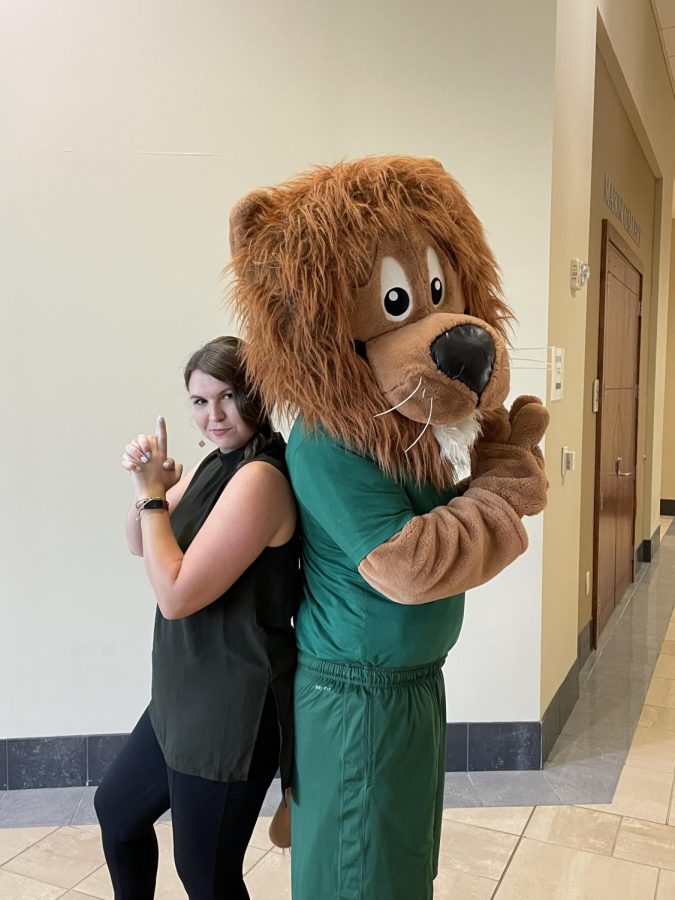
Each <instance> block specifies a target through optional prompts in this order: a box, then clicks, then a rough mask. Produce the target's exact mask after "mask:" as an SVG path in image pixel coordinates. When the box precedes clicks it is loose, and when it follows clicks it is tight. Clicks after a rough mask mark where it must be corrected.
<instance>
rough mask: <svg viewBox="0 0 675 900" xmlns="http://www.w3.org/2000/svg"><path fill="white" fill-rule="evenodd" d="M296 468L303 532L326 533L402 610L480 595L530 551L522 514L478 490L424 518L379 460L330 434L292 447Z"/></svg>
mask: <svg viewBox="0 0 675 900" xmlns="http://www.w3.org/2000/svg"><path fill="white" fill-rule="evenodd" d="M288 462H289V470H290V473H291V480H292V483H293V489H294V491H295V494H296V497H297V499H298V503H299V505H300V507H301V510H302V514H303V526H304V527H305V528H307V527H311V528H314V527H316V526H318V527H319V528H320V529H321V530H322V531H323V532H325V533H326V534H327V535H328V536H329V537H330V539H331V540H332V541H333V542H334V543H335V544H336V545H337V546H338V547H339V548H340V550H341V551H342V552H343V553H344V554H345V555H346V556H348V557H349V558H350V559H351V560H352V562H353V564H354V566H355V567H358V571H359V573H360V574H361V576H362V578H364V580H365V581H367V582H368V584H370V585H371V586H372V587H374V588H375V589H376V590H377V591H379V592H380V593H381V594H383V595H384V596H385V597H388V598H389V599H391V600H394V601H395V602H397V603H406V604H421V603H429V602H431V601H433V600H440V599H443V598H445V597H450V596H452V595H454V594H458V593H461V592H462V591H464V590H467V589H468V588H472V587H476V586H477V585H479V584H483V583H484V582H485V581H488V580H489V579H490V578H493V577H494V576H495V575H497V574H498V573H499V572H500V571H501V570H502V569H504V568H505V567H506V566H507V565H509V563H511V562H512V561H513V560H514V559H516V558H517V557H518V556H520V554H521V553H523V552H524V550H525V549H526V548H527V534H526V532H525V529H524V528H523V525H522V523H521V521H520V516H519V514H518V512H517V511H516V510H515V509H514V508H513V506H512V505H511V504H510V503H509V502H508V500H507V499H504V498H503V497H502V496H500V495H499V493H497V492H495V491H493V490H488V489H485V488H482V487H481V486H480V485H476V484H475V483H472V484H470V486H469V487H468V489H467V490H466V492H465V493H464V495H463V496H460V497H455V498H454V499H452V500H451V501H450V502H449V503H448V504H447V505H441V506H437V507H435V508H434V509H432V510H431V511H430V512H428V513H424V514H416V512H415V510H414V509H413V508H412V506H411V503H410V500H409V498H408V496H407V494H406V492H405V490H404V489H403V487H401V485H399V484H397V483H396V482H395V481H393V480H392V479H389V478H387V477H386V476H385V475H383V474H382V472H381V471H380V470H379V468H378V467H377V465H376V464H375V462H374V461H373V460H371V459H369V458H367V457H364V456H361V455H359V454H357V453H353V452H351V451H350V450H348V449H346V448H345V447H344V446H342V445H341V444H339V443H338V442H337V441H335V440H333V439H332V438H330V437H328V436H327V435H325V434H324V433H321V432H318V433H312V434H310V435H306V436H304V437H303V438H302V440H300V441H296V442H294V441H292V440H291V442H290V443H289V454H288ZM535 468H536V471H537V473H538V474H539V473H540V470H539V467H538V465H536V464H535ZM488 470H489V471H492V472H493V475H494V470H490V469H489V466H488ZM495 477H496V476H495ZM509 483H510V484H511V489H512V490H513V480H512V479H511V481H510V482H509ZM531 487H532V486H531V485H528V486H526V488H525V490H526V493H527V492H528V491H529V492H531Z"/></svg>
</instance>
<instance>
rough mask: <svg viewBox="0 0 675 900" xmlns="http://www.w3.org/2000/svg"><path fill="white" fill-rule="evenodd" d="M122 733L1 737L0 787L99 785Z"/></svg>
mask: <svg viewBox="0 0 675 900" xmlns="http://www.w3.org/2000/svg"><path fill="white" fill-rule="evenodd" d="M125 738H126V735H125V734H91V735H74V736H65V737H46V738H8V739H6V740H0V790H10V791H14V790H26V789H30V788H52V787H83V786H86V785H98V784H100V783H101V779H102V778H103V774H104V772H105V770H106V769H107V768H108V766H109V765H110V763H111V762H112V761H113V759H114V758H115V756H116V755H117V753H118V752H119V750H120V748H121V746H122V744H123V743H124V740H125Z"/></svg>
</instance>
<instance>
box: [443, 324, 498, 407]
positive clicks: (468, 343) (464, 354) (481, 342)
mask: <svg viewBox="0 0 675 900" xmlns="http://www.w3.org/2000/svg"><path fill="white" fill-rule="evenodd" d="M495 353H496V350H495V342H494V341H493V340H492V338H491V337H490V335H489V334H488V333H487V331H486V330H485V329H484V328H481V327H480V326H479V325H457V326H456V327H455V328H451V329H450V331H444V332H443V334H442V335H440V336H439V337H437V338H436V340H435V341H434V342H433V344H432V345H431V358H432V359H433V361H434V362H435V363H436V365H437V366H438V368H439V369H440V370H441V372H443V374H444V375H447V376H448V378H452V380H453V381H461V382H462V384H465V385H466V386H467V387H468V388H469V390H471V391H473V392H474V394H481V392H482V391H483V390H484V389H485V386H486V384H487V383H488V381H489V380H490V376H491V375H492V369H493V368H494V364H495Z"/></svg>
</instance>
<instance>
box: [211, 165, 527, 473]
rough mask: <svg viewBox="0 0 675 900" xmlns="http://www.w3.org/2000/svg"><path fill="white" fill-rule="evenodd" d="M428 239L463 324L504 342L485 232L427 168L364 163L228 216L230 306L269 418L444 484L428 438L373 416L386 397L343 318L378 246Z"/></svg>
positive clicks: (451, 187)
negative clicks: (289, 414) (298, 424)
mask: <svg viewBox="0 0 675 900" xmlns="http://www.w3.org/2000/svg"><path fill="white" fill-rule="evenodd" d="M419 227H421V228H423V229H424V230H425V231H426V232H428V233H429V234H430V235H431V236H432V237H433V238H434V239H435V240H436V242H437V243H438V245H439V246H440V247H441V248H442V249H443V250H444V252H445V253H446V254H447V255H448V257H449V258H450V259H451V260H452V262H453V264H454V266H455V268H456V270H457V273H458V278H459V282H460V284H461V288H462V294H463V296H464V298H465V300H466V304H467V309H466V311H467V313H469V314H470V315H472V316H475V317H477V318H480V319H483V320H484V321H486V322H488V323H489V324H490V325H491V326H492V327H493V328H495V329H496V330H497V332H499V333H500V334H501V335H504V334H505V331H506V329H507V326H508V320H509V319H510V318H511V312H510V310H509V308H508V307H507V305H506V304H505V302H504V300H503V298H502V294H501V284H500V278H499V273H498V270H497V265H496V262H495V259H494V256H493V255H492V252H491V250H490V248H489V247H488V245H487V242H486V240H485V236H484V233H483V228H482V226H481V224H480V222H479V220H478V218H477V216H476V214H475V213H474V211H473V210H472V208H471V206H470V205H469V202H468V200H467V199H466V197H465V196H464V193H463V191H462V189H461V188H460V186H459V185H458V184H457V182H456V181H455V180H454V179H453V178H451V177H450V175H448V174H447V172H445V170H444V169H443V167H442V166H441V164H440V163H439V162H438V161H437V160H434V159H429V158H414V157H404V156H389V157H370V158H367V159H361V160H357V161H355V162H342V163H339V164H338V165H336V166H332V167H319V168H316V169H314V170H312V171H310V172H305V173H304V174H302V175H299V176H298V177H296V178H294V179H292V180H291V181H287V182H286V183H284V184H282V185H280V186H278V187H273V188H269V189H266V190H261V191H254V192H253V193H251V194H249V195H248V196H246V197H244V198H243V199H242V200H241V201H240V202H239V204H238V205H237V206H236V207H235V209H234V210H233V212H232V215H231V233H230V241H231V250H232V261H231V263H230V266H229V267H228V268H229V270H231V271H232V272H233V273H234V275H235V276H236V280H235V283H234V285H233V290H232V299H233V302H234V305H235V308H236V310H237V312H238V314H239V316H240V319H241V322H242V326H243V328H244V333H245V334H246V335H247V337H248V338H249V339H248V340H247V342H246V347H245V348H244V352H243V356H244V360H245V363H246V366H247V371H248V372H249V373H250V376H251V377H252V378H253V379H255V383H256V384H257V385H259V388H260V391H261V393H262V394H263V397H264V399H265V402H266V404H267V406H268V408H272V407H276V408H277V409H278V410H279V411H280V412H283V411H285V410H289V409H290V411H293V410H298V411H299V412H300V413H301V414H302V416H303V419H304V422H305V425H306V426H307V427H308V428H309V429H312V428H315V427H316V426H317V425H322V426H323V427H324V428H325V429H326V431H327V432H328V433H329V434H331V435H333V436H334V437H337V438H338V439H341V440H343V441H346V442H348V443H349V444H350V445H351V446H352V447H353V448H354V449H355V450H356V451H357V452H361V453H369V454H372V455H373V456H374V458H375V459H376V461H377V463H378V465H379V466H380V468H381V469H382V470H383V471H384V472H385V473H386V474H387V475H389V476H393V477H395V478H401V477H411V478H412V479H413V480H415V481H417V482H418V483H423V482H427V481H431V482H432V483H433V484H434V485H436V486H442V485H444V484H447V483H448V481H449V480H451V477H452V476H451V472H450V470H449V468H448V467H447V466H444V465H443V463H442V462H441V458H440V454H439V452H438V444H437V442H436V440H435V438H434V437H433V434H432V432H431V430H428V431H427V432H426V433H425V434H424V436H423V437H422V439H421V440H419V441H418V442H417V443H416V444H415V446H414V448H413V449H412V450H411V451H410V452H409V453H407V454H406V453H404V452H403V448H404V447H407V446H408V445H409V444H411V443H412V442H413V441H414V440H415V438H417V437H418V435H419V431H420V426H419V424H418V423H416V422H412V421H411V420H409V419H407V418H406V417H405V416H399V415H390V416H379V417H377V418H376V417H375V416H376V413H380V412H381V411H382V408H383V401H382V394H381V392H380V390H379V388H378V386H377V384H376V382H375V379H374V377H373V374H372V372H371V369H370V367H369V366H368V364H367V363H366V362H364V360H363V359H362V358H361V357H360V356H358V355H357V354H356V353H355V352H354V345H353V335H352V333H351V327H350V312H351V306H352V303H353V297H354V294H355V290H356V289H357V288H358V286H359V285H362V284H364V283H366V282H367V281H368V278H369V277H370V272H371V269H372V263H373V254H374V250H375V247H376V246H377V241H378V239H380V238H381V237H385V236H387V235H391V234H398V233H401V232H405V231H406V230H407V229H411V228H419Z"/></svg>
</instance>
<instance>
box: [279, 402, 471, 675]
mask: <svg viewBox="0 0 675 900" xmlns="http://www.w3.org/2000/svg"><path fill="white" fill-rule="evenodd" d="M286 462H287V465H288V471H289V475H290V479H291V484H292V485H293V490H294V491H295V496H296V498H297V501H298V506H299V509H300V518H301V522H302V531H303V570H304V589H303V599H302V601H301V604H300V610H299V612H298V616H297V622H296V634H297V641H298V647H299V649H300V650H303V651H305V652H307V653H310V654H312V655H313V656H316V657H318V658H320V659H336V660H344V661H349V662H356V663H361V664H363V665H371V666H388V667H401V666H419V665H423V664H425V663H428V662H432V661H434V660H437V659H439V658H441V657H443V656H445V654H446V653H447V652H448V650H450V648H451V647H452V646H453V644H454V643H455V642H456V640H457V638H458V636H459V632H460V629H461V627H462V618H463V615H464V594H458V595H457V596H454V597H447V598H445V599H442V600H436V601H433V602H431V603H425V604H422V605H420V606H405V605H403V604H400V603H395V602H394V601H392V600H389V599H388V598H387V597H385V596H384V595H383V594H381V593H380V592H379V591H377V590H375V588H373V587H371V586H370V585H369V584H368V582H367V581H365V580H364V579H363V578H362V577H361V575H360V574H359V571H358V566H359V564H360V563H361V561H362V560H363V559H364V558H365V557H366V556H368V554H369V553H370V552H371V551H372V550H374V549H375V548H376V547H379V546H380V544H383V543H384V542H385V541H387V540H389V538H391V537H393V536H394V535H395V534H397V533H398V532H399V531H400V530H401V529H402V528H403V527H404V526H405V525H406V523H407V522H409V521H410V519H412V518H413V517H414V516H417V515H421V514H423V513H428V512H430V511H431V510H432V509H434V508H435V507H436V506H441V505H445V504H447V503H449V502H450V500H452V498H453V497H455V496H456V495H457V492H456V490H455V489H454V488H453V487H450V488H447V489H446V490H443V491H437V490H436V489H435V488H433V487H432V486H431V485H423V486H422V487H417V486H416V485H414V484H408V483H406V484H399V483H397V482H395V481H393V480H391V479H389V478H387V477H386V476H385V475H384V474H383V473H382V471H381V470H380V469H379V467H378V466H377V464H376V463H375V461H374V460H372V459H370V458H368V457H366V456H361V455H359V454H357V453H354V452H352V451H350V450H349V449H347V447H345V446H344V445H343V444H341V443H340V442H339V441H337V440H335V439H333V438H331V437H330V436H329V435H327V434H326V432H325V431H323V430H321V429H319V430H316V431H312V432H308V431H306V430H305V428H304V427H303V423H302V420H301V419H300V418H298V419H297V420H296V422H295V424H294V426H293V429H292V431H291V435H290V438H289V441H288V447H287V450H286Z"/></svg>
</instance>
